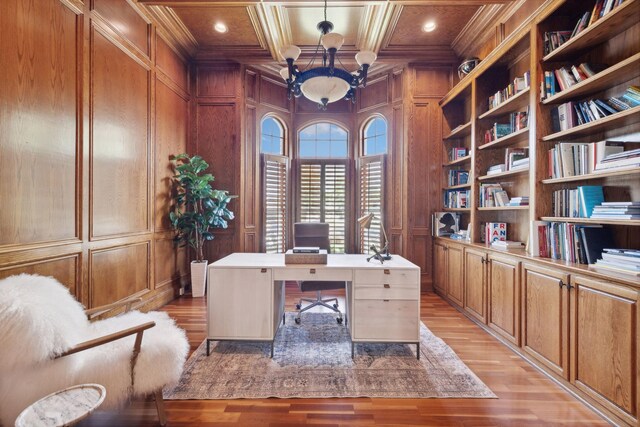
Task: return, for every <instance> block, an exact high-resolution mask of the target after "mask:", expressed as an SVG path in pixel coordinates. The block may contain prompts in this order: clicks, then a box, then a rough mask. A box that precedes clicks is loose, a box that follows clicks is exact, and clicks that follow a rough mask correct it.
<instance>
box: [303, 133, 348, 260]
mask: <svg viewBox="0 0 640 427" xmlns="http://www.w3.org/2000/svg"><path fill="white" fill-rule="evenodd" d="M348 141H349V134H348V132H347V131H346V129H344V128H342V127H340V126H338V125H336V124H333V123H328V122H323V123H314V124H311V125H309V126H306V127H305V128H303V129H301V130H300V132H298V153H299V154H298V157H299V161H298V162H297V165H298V166H297V167H298V173H297V177H298V182H297V189H298V197H297V205H298V206H297V207H298V209H297V210H296V212H297V220H298V221H300V222H327V223H329V241H330V244H331V252H332V253H343V252H345V251H346V250H347V224H348V215H349V214H348V212H347V211H348V209H347V201H348V200H349V195H348V189H349V187H350V186H349V185H348V166H349V159H348V157H349V149H348V147H349V144H348Z"/></svg>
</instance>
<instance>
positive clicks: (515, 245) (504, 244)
mask: <svg viewBox="0 0 640 427" xmlns="http://www.w3.org/2000/svg"><path fill="white" fill-rule="evenodd" d="M491 247H492V248H494V249H501V250H505V251H506V250H508V249H522V248H524V243H522V242H514V241H513V240H494V241H493V242H491Z"/></svg>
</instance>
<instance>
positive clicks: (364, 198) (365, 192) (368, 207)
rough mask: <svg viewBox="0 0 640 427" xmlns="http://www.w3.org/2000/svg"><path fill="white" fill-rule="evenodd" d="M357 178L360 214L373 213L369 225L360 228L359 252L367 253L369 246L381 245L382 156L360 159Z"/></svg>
mask: <svg viewBox="0 0 640 427" xmlns="http://www.w3.org/2000/svg"><path fill="white" fill-rule="evenodd" d="M358 172H359V173H358V175H359V176H358V178H359V201H358V203H359V208H360V215H365V214H369V213H373V214H374V215H375V218H374V220H373V221H372V222H371V227H370V228H369V229H368V230H367V229H361V230H360V252H361V253H369V252H370V250H369V247H370V246H371V245H375V246H376V247H377V248H378V249H380V248H381V247H382V245H383V235H382V229H381V228H380V220H381V219H382V218H383V206H384V200H383V192H384V158H383V156H370V157H365V158H362V159H360V164H359V168H358Z"/></svg>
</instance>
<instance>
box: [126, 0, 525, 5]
mask: <svg viewBox="0 0 640 427" xmlns="http://www.w3.org/2000/svg"><path fill="white" fill-rule="evenodd" d="M136 1H137V2H138V3H141V4H145V5H157V6H176V7H185V6H251V5H256V4H258V3H263V4H270V3H271V4H279V5H282V6H322V5H323V4H324V2H323V1H318V0H263V1H260V0H136ZM512 1H513V0H490V1H487V0H457V1H455V2H454V4H453V5H455V6H484V5H488V4H504V3H511V2H512ZM328 3H329V4H330V5H333V6H371V5H383V4H386V3H388V4H391V5H406V6H451V5H452V2H451V0H397V1H394V0H391V1H363V0H328Z"/></svg>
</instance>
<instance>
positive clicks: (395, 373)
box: [164, 313, 496, 399]
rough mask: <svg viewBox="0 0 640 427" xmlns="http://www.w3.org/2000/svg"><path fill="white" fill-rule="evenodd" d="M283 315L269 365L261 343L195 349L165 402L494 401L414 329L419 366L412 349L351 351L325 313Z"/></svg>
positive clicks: (442, 347)
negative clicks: (271, 399)
mask: <svg viewBox="0 0 640 427" xmlns="http://www.w3.org/2000/svg"><path fill="white" fill-rule="evenodd" d="M294 315H295V314H294V313H287V318H286V323H285V325H284V326H281V327H280V330H279V331H278V335H277V337H276V342H275V353H274V357H273V359H271V358H270V357H269V355H270V345H271V344H270V343H268V342H262V343H261V342H244V341H223V342H217V343H216V342H212V343H211V354H210V356H208V357H207V356H206V342H203V343H202V344H200V346H199V347H198V349H197V350H196V351H195V352H194V353H193V354H192V355H191V357H190V358H189V360H188V361H187V363H186V366H185V370H184V373H183V375H182V378H181V379H180V382H179V383H178V384H177V385H176V386H175V387H173V388H169V389H165V391H164V397H165V399H239V398H246V399H259V398H269V397H277V398H296V397H299V398H314V397H384V398H495V397H496V396H495V395H494V394H493V393H492V392H491V390H489V388H488V387H487V386H486V385H485V384H484V383H483V382H482V381H480V379H479V378H478V377H477V376H476V375H475V374H474V373H473V372H472V371H471V370H470V369H469V368H468V367H467V366H466V365H465V364H464V363H463V362H462V361H461V360H460V359H459V358H458V356H457V355H456V354H455V353H454V352H453V350H452V349H451V348H450V347H449V346H448V345H447V344H445V343H444V341H442V340H441V339H440V338H438V337H436V336H435V335H433V334H432V333H431V331H429V329H427V327H426V326H425V325H424V323H422V324H421V327H420V340H421V342H420V351H421V355H420V360H417V359H416V354H415V348H416V346H415V345H413V344H356V354H355V358H354V359H351V342H350V340H349V333H348V331H347V328H346V327H345V326H344V325H338V324H337V323H336V320H335V317H334V315H332V314H331V313H305V314H304V316H303V318H302V324H300V325H296V324H295V322H294Z"/></svg>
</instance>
